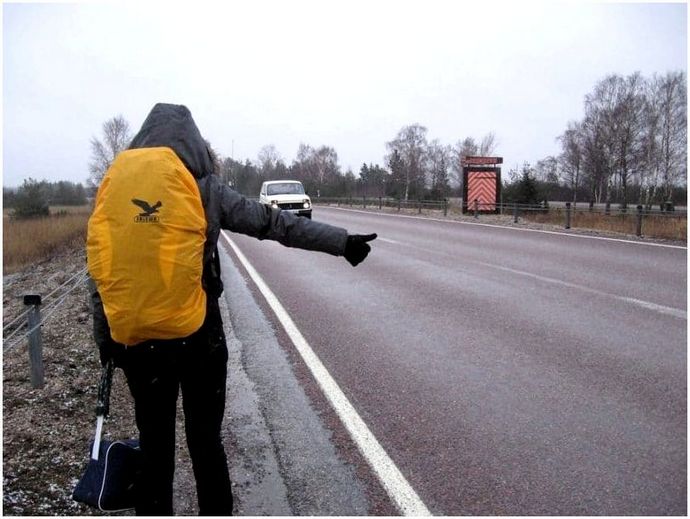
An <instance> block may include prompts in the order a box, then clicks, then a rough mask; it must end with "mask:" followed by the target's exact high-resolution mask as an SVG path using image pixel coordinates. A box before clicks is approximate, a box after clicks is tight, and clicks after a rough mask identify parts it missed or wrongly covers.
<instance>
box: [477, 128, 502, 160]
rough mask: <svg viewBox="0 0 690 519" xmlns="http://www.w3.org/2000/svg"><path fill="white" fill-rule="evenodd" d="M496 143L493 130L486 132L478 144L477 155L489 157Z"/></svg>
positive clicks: (494, 149)
mask: <svg viewBox="0 0 690 519" xmlns="http://www.w3.org/2000/svg"><path fill="white" fill-rule="evenodd" d="M497 145H498V142H497V141H496V135H495V134H494V132H489V133H487V134H486V135H485V136H484V138H483V139H482V142H481V144H480V145H479V155H480V156H482V157H490V156H491V155H493V154H494V152H495V151H496V146H497Z"/></svg>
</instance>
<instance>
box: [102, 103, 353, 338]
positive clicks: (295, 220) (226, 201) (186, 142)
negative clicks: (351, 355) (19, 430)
mask: <svg viewBox="0 0 690 519" xmlns="http://www.w3.org/2000/svg"><path fill="white" fill-rule="evenodd" d="M159 146H167V147H169V148H172V150H173V151H174V152H175V153H176V154H177V156H178V157H179V158H180V160H182V162H183V163H184V164H185V166H186V167H187V169H188V170H189V171H190V172H191V173H192V175H194V177H195V178H196V180H197V183H198V185H199V192H200V193H201V198H202V202H203V205H204V210H205V212H206V221H207V230H206V244H205V246H204V260H203V261H204V275H203V283H204V289H205V290H206V292H207V295H208V296H209V297H216V298H217V297H219V296H220V294H221V292H222V283H221V281H220V265H219V263H218V261H217V244H218V237H219V235H220V230H221V229H227V230H229V231H232V232H238V233H242V234H246V235H249V236H253V237H255V238H258V239H260V240H264V239H268V240H275V241H277V242H280V243H282V244H283V245H285V246H287V247H296V248H300V249H307V250H313V251H321V252H327V253H329V254H333V255H335V256H342V255H343V254H344V252H345V244H346V242H347V231H346V230H345V229H342V228H340V227H334V226H332V225H327V224H324V223H319V222H316V221H313V220H311V219H308V218H303V217H300V216H295V215H293V214H292V213H289V212H287V211H280V210H279V209H273V208H271V207H269V206H266V205H264V204H260V203H259V202H256V201H253V200H248V199H247V198H245V197H244V196H242V195H240V194H239V193H237V192H236V191H234V190H233V189H231V188H230V187H229V186H226V185H224V184H223V183H222V182H221V181H220V179H219V178H218V176H217V175H214V174H213V172H214V171H213V170H214V165H213V160H212V158H211V155H210V152H209V148H208V145H207V143H206V141H205V140H204V138H203V137H202V136H201V133H200V132H199V129H198V128H197V126H196V124H195V123H194V120H193V119H192V114H191V113H190V111H189V110H188V109H187V107H185V106H182V105H172V104H164V103H158V104H156V105H155V106H154V107H153V109H152V110H151V112H150V113H149V115H148V117H147V118H146V120H145V121H144V124H143V125H142V127H141V130H139V133H137V135H136V136H135V137H134V139H132V143H131V144H130V146H129V148H130V149H135V148H153V147H159ZM92 296H93V300H94V335H95V339H96V342H97V344H98V345H99V346H101V345H102V344H103V343H104V342H108V341H109V340H110V337H109V335H110V333H109V328H108V326H107V320H106V318H105V315H104V312H103V307H102V304H101V301H100V297H99V296H98V293H97V291H96V290H95V287H94V290H93V291H92Z"/></svg>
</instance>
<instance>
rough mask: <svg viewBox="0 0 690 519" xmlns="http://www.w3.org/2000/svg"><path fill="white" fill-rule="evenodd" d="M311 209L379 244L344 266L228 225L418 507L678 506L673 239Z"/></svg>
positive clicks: (683, 284)
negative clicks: (648, 241)
mask: <svg viewBox="0 0 690 519" xmlns="http://www.w3.org/2000/svg"><path fill="white" fill-rule="evenodd" d="M314 219H318V220H321V221H324V222H327V223H331V224H334V225H339V226H342V227H345V228H347V229H348V230H349V231H350V232H361V233H370V232H377V233H378V234H379V239H378V240H377V241H375V242H374V243H373V251H372V253H371V255H370V257H369V258H368V259H367V261H365V262H364V263H363V264H362V265H360V266H358V267H357V268H352V267H350V266H349V264H348V263H347V262H345V261H344V259H342V258H335V257H332V256H328V255H325V254H318V253H313V252H307V251H301V250H295V249H288V248H285V247H283V246H281V245H279V244H277V243H273V242H266V241H265V242H260V241H258V240H254V239H251V238H247V237H243V236H239V235H235V234H232V235H231V238H232V240H233V241H234V242H235V243H236V245H237V246H238V247H239V249H240V250H241V251H242V253H243V254H244V255H245V256H246V257H247V259H248V260H249V261H250V263H251V264H252V265H253V266H254V268H255V269H256V270H257V271H258V273H259V274H260V275H261V276H262V278H263V279H264V280H265V282H266V284H267V285H268V286H269V287H270V289H271V290H272V291H273V292H274V294H275V295H276V296H277V298H278V300H279V301H280V303H282V305H283V306H284V308H285V309H286V310H287V312H288V314H289V315H290V316H291V317H292V319H293V321H294V322H295V324H296V326H297V327H298V328H299V330H300V331H301V333H302V335H303V336H304V338H305V339H306V341H307V342H308V343H309V345H310V346H311V348H312V349H313V350H314V352H315V353H316V355H317V356H318V357H319V359H320V360H321V362H322V363H323V364H324V366H325V368H326V369H327V370H328V372H329V373H330V374H331V375H332V377H333V378H334V379H335V381H336V382H337V384H338V385H339V386H340V388H341V389H342V390H343V392H344V393H345V395H346V396H347V398H348V399H349V400H350V402H351V403H352V405H353V406H354V407H355V409H356V410H357V412H358V413H359V415H360V416H361V418H362V419H363V420H364V422H365V423H366V424H367V426H368V427H369V429H370V430H371V432H372V433H373V434H374V435H375V437H376V438H377V439H378V441H379V443H380V444H381V446H382V447H383V448H384V449H385V451H386V452H387V453H388V455H389V456H390V458H391V459H392V460H393V461H394V463H395V465H396V466H397V467H398V468H399V470H400V472H401V473H402V474H403V475H404V476H405V478H406V479H407V481H408V482H409V483H410V485H411V486H412V487H413V488H414V490H416V492H417V494H418V495H419V497H420V498H421V499H422V500H423V502H424V504H425V505H426V506H427V507H428V509H429V510H430V511H431V512H432V513H434V514H443V515H466V514H470V515H486V514H488V515H504V514H510V515H533V514H538V515H629V514H631V515H665V514H671V515H684V514H685V513H686V510H687V501H686V499H687V496H686V488H687V483H686V482H687V479H686V478H687V474H686V466H687V450H686V444H687V425H686V424H687V399H686V395H687V355H686V351H687V335H686V331H687V308H686V301H687V279H686V272H687V270H686V269H687V251H686V249H682V248H669V247H659V246H652V245H645V244H639V243H625V242H621V241H610V240H600V239H590V238H585V237H576V236H565V235H561V234H553V233H541V232H527V231H519V230H514V229H507V228H500V227H493V226H482V225H471V224H463V223H457V222H455V223H453V222H439V221H433V220H424V219H417V218H404V217H399V216H396V215H391V216H386V215H379V214H375V213H365V212H359V211H351V210H346V209H335V208H331V209H327V208H321V207H317V208H316V209H315V211H314ZM231 257H232V258H234V260H233V261H234V263H236V264H238V262H237V258H236V257H235V256H234V255H232V254H231ZM257 297H259V296H257ZM269 318H271V317H270V316H269ZM277 328H278V325H276V329H277ZM288 342H289V341H286V340H285V339H284V338H283V340H282V341H281V344H282V345H283V347H285V348H290V345H289V344H288ZM292 354H294V352H293V353H292ZM305 384H309V382H308V381H307V382H305ZM334 438H335V440H334V441H338V442H340V443H346V442H347V438H346V436H345V435H343V434H339V433H337V431H336V434H335V435H334ZM342 447H343V446H341V448H342ZM350 447H351V446H350ZM344 448H347V446H344Z"/></svg>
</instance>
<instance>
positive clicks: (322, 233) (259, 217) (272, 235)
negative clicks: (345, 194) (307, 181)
mask: <svg viewBox="0 0 690 519" xmlns="http://www.w3.org/2000/svg"><path fill="white" fill-rule="evenodd" d="M219 188H220V190H221V191H220V212H221V222H220V223H221V227H223V228H224V229H228V230H230V231H233V232H239V233H242V234H247V235H249V236H254V237H255V238H259V239H260V240H275V241H277V242H280V243H282V244H283V245H285V246H287V247H296V248H299V249H306V250H313V251H320V252H326V253H328V254H333V255H334V256H345V258H346V259H347V260H348V261H349V262H350V264H352V265H353V266H356V265H358V264H359V263H361V262H362V261H363V260H364V259H365V258H366V257H367V254H369V251H370V250H371V247H370V246H369V244H368V243H367V242H368V241H371V240H373V239H375V238H376V235H375V234H370V235H366V236H362V235H348V233H347V231H346V230H345V229H343V228H342V227H336V226H333V225H328V224H325V223H322V222H318V221H315V220H311V219H309V218H303V217H300V216H296V215H294V214H292V213H290V212H288V211H281V210H280V209H273V208H271V207H269V206H267V205H264V204H261V203H259V202H255V201H253V200H248V199H247V198H245V197H244V196H242V195H240V194H239V193H237V192H236V191H234V190H233V189H230V188H229V187H228V186H224V185H219Z"/></svg>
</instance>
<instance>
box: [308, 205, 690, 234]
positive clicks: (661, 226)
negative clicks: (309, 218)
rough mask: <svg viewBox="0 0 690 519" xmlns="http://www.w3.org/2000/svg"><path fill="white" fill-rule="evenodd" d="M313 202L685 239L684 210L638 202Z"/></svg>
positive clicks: (685, 223)
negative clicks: (492, 217) (498, 216)
mask: <svg viewBox="0 0 690 519" xmlns="http://www.w3.org/2000/svg"><path fill="white" fill-rule="evenodd" d="M314 202H315V204H317V205H318V204H323V205H337V206H338V207H353V208H354V207H361V208H364V209H378V210H387V211H390V210H397V211H398V212H401V211H405V212H408V213H409V212H410V211H412V212H417V213H418V214H422V213H429V212H434V213H435V214H437V215H439V214H441V213H442V214H443V216H453V217H455V216H457V215H464V216H465V217H472V216H474V217H475V218H477V219H478V218H480V217H484V216H485V215H501V216H502V217H503V218H504V219H505V220H506V221H508V218H509V217H510V216H512V219H513V223H520V221H521V220H522V221H526V222H534V223H540V224H550V225H557V226H562V227H564V228H565V229H570V228H581V229H591V230H597V231H599V230H604V231H612V232H618V233H623V234H634V235H637V236H645V237H650V238H662V239H670V240H678V241H686V240H687V210H686V209H685V208H683V209H676V208H674V207H673V206H672V205H670V204H661V205H659V206H641V205H624V204H608V203H607V204H594V203H579V204H572V203H570V202H552V203H548V202H543V203H541V204H518V203H513V202H498V203H486V202H480V201H478V200H477V201H475V202H469V203H464V202H463V201H462V200H458V199H455V200H453V201H452V202H451V201H450V200H448V199H445V200H401V199H397V198H389V197H366V196H360V197H354V196H353V197H340V198H323V197H322V198H318V199H315V200H314Z"/></svg>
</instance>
